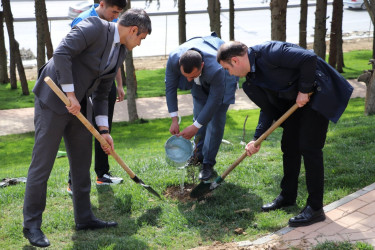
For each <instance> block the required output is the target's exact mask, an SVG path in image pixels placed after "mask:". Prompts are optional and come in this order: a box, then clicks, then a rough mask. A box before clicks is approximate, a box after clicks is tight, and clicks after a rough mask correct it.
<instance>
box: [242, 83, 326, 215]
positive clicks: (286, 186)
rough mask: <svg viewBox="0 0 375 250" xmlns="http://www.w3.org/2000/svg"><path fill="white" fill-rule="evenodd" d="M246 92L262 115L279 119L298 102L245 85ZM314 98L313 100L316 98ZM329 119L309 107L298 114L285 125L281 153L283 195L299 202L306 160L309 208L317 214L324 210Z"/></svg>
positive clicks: (251, 85)
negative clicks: (299, 184) (301, 177)
mask: <svg viewBox="0 0 375 250" xmlns="http://www.w3.org/2000/svg"><path fill="white" fill-rule="evenodd" d="M243 90H244V91H245V93H246V94H247V96H248V97H249V98H250V99H251V100H252V101H253V102H254V103H255V104H256V105H257V106H259V107H260V108H261V110H262V112H264V113H265V114H267V115H268V117H271V118H272V119H274V120H276V119H278V118H279V117H280V116H281V115H282V114H283V113H285V112H286V111H287V110H288V109H289V108H290V107H291V106H292V105H293V104H294V103H295V101H294V100H293V101H287V100H284V99H281V98H277V93H275V92H271V91H269V90H265V89H262V88H260V87H257V86H255V85H253V84H250V83H247V82H245V83H244V85H243ZM312 98H313V97H312ZM328 123H329V121H328V119H326V118H325V117H323V116H322V115H321V114H320V113H318V112H317V111H315V110H313V109H312V108H311V106H310V104H309V103H308V104H307V105H305V106H304V107H302V108H299V109H298V110H297V111H295V112H294V113H293V114H292V115H291V116H290V117H289V118H288V119H287V120H286V121H285V122H284V123H283V124H282V127H283V129H284V130H283V136H282V139H281V150H282V152H283V170H284V176H283V179H282V181H281V184H280V187H281V195H282V196H283V197H284V198H285V199H286V200H287V201H289V202H291V203H292V202H294V201H295V200H296V198H297V190H298V177H299V174H300V169H301V160H302V157H303V160H304V165H305V171H306V185H307V191H308V194H309V196H308V199H307V202H306V205H310V206H311V207H312V208H313V209H315V210H317V209H320V208H322V207H323V191H324V165H323V147H324V144H325V140H326V134H327V129H328Z"/></svg>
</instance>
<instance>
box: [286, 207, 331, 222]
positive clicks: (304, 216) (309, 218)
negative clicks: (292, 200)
mask: <svg viewBox="0 0 375 250" xmlns="http://www.w3.org/2000/svg"><path fill="white" fill-rule="evenodd" d="M325 219H326V215H325V214H324V211H323V208H321V209H319V210H314V209H312V207H310V206H306V207H305V208H304V209H303V210H302V212H301V213H300V214H299V215H297V216H296V217H293V218H290V219H289V226H291V227H303V226H308V225H311V224H314V223H316V222H320V221H324V220H325Z"/></svg>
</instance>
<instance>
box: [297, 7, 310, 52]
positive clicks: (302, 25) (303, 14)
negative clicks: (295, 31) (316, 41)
mask: <svg viewBox="0 0 375 250" xmlns="http://www.w3.org/2000/svg"><path fill="white" fill-rule="evenodd" d="M307 8H308V5H307V0H301V11H300V19H299V46H301V47H302V48H305V49H306V47H307V42H306V35H307V32H306V29H307Z"/></svg>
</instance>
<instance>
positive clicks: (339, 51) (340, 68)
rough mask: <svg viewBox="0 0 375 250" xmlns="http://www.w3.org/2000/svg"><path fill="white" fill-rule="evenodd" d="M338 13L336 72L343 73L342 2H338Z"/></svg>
mask: <svg viewBox="0 0 375 250" xmlns="http://www.w3.org/2000/svg"><path fill="white" fill-rule="evenodd" d="M338 2H339V3H338V13H337V22H338V25H337V31H336V33H337V52H336V53H337V58H336V69H337V71H338V72H340V73H343V72H344V70H343V67H344V52H343V49H342V44H343V40H342V19H343V12H344V3H343V0H338Z"/></svg>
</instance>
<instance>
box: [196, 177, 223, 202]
mask: <svg viewBox="0 0 375 250" xmlns="http://www.w3.org/2000/svg"><path fill="white" fill-rule="evenodd" d="M223 181H224V179H223V178H221V176H219V177H217V178H216V180H215V181H214V182H210V181H202V182H201V183H199V184H198V186H196V187H195V188H194V189H193V190H192V191H191V193H190V197H191V198H194V199H200V198H202V197H203V196H205V195H206V194H208V193H210V192H211V191H212V190H214V189H215V188H217V187H218V186H219V185H220V183H222V182H223Z"/></svg>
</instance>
